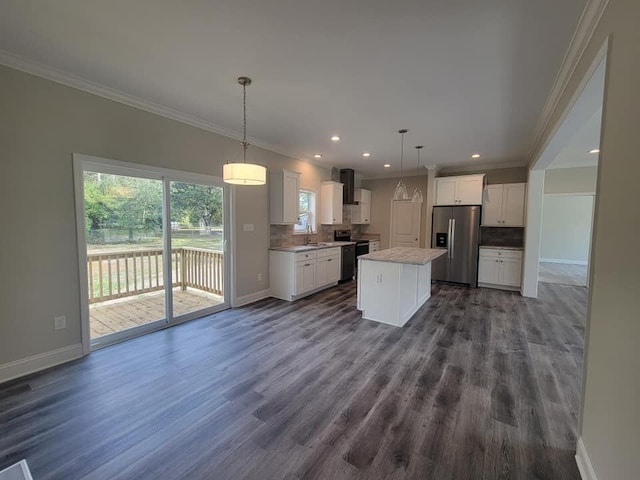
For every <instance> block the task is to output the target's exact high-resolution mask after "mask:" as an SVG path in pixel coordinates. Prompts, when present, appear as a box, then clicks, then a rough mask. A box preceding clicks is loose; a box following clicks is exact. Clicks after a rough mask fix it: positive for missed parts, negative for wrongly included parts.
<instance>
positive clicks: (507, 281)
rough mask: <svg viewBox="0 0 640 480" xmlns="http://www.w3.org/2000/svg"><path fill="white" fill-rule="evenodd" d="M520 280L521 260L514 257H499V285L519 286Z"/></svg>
mask: <svg viewBox="0 0 640 480" xmlns="http://www.w3.org/2000/svg"><path fill="white" fill-rule="evenodd" d="M521 282H522V260H518V259H515V258H513V259H512V258H503V259H500V278H499V281H498V283H499V284H500V285H507V286H509V287H519V286H520V284H521Z"/></svg>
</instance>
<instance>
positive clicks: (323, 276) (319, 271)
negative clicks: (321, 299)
mask: <svg viewBox="0 0 640 480" xmlns="http://www.w3.org/2000/svg"><path fill="white" fill-rule="evenodd" d="M327 260H329V259H328V258H318V260H317V261H316V282H315V284H316V287H322V286H323V285H326V284H327V283H329V280H328V276H327V274H328V271H327V267H328V263H329V262H328V261H327Z"/></svg>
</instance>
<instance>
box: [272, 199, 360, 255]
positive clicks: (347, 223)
mask: <svg viewBox="0 0 640 480" xmlns="http://www.w3.org/2000/svg"><path fill="white" fill-rule="evenodd" d="M317 230H318V233H314V234H312V235H311V236H310V241H311V242H314V243H315V242H332V241H333V232H334V231H335V230H351V235H352V236H353V237H358V236H359V235H360V225H352V224H351V205H343V206H342V224H341V225H318V226H317ZM305 240H306V236H305V235H300V234H295V233H293V225H271V246H272V247H283V246H288V245H304V243H305Z"/></svg>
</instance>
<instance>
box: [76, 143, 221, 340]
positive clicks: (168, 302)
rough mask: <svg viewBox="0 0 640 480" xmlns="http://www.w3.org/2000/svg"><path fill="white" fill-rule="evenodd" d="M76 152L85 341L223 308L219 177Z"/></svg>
mask: <svg viewBox="0 0 640 480" xmlns="http://www.w3.org/2000/svg"><path fill="white" fill-rule="evenodd" d="M74 157H78V158H76V160H75V168H76V181H77V182H78V183H81V188H79V189H78V188H77V190H76V191H77V198H78V200H77V202H78V205H77V207H78V212H81V213H80V214H79V215H78V223H79V230H78V238H79V240H80V242H79V243H80V257H81V260H82V264H81V276H84V275H82V274H83V273H86V277H85V279H86V289H85V294H84V296H85V300H86V302H85V303H84V304H83V305H86V308H83V316H85V317H87V318H85V319H83V321H84V326H85V330H86V331H87V333H88V334H85V335H84V337H85V341H86V342H90V345H91V346H92V347H96V346H102V345H106V344H110V343H114V342H117V341H120V340H122V339H126V338H129V337H131V336H134V335H139V334H141V333H145V332H148V331H152V330H156V329H158V328H163V327H165V326H167V325H168V324H171V323H175V322H180V321H185V320H189V319H192V318H197V317H200V316H202V315H205V314H208V313H213V312H215V311H217V310H221V309H223V308H227V307H228V302H227V301H226V296H225V272H227V271H228V268H226V265H227V263H228V258H227V257H226V256H225V252H224V247H225V245H226V242H225V239H226V237H225V235H226V232H227V230H228V229H227V228H226V222H227V221H228V215H227V209H228V205H227V204H228V202H227V187H225V186H224V184H223V183H222V181H221V180H218V179H216V178H212V177H207V176H198V175H191V174H184V173H182V172H174V171H168V170H161V169H152V168H148V167H139V168H138V167H137V166H134V165H131V164H123V163H122V162H113V161H108V160H100V159H94V158H93V157H85V156H81V155H78V156H74ZM85 264H86V271H85V270H83V268H84V265H85ZM87 337H88V338H87Z"/></svg>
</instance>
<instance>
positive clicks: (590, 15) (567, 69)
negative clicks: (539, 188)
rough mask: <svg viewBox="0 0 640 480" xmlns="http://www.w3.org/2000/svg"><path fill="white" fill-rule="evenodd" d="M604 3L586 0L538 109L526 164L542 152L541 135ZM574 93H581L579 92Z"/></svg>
mask: <svg viewBox="0 0 640 480" xmlns="http://www.w3.org/2000/svg"><path fill="white" fill-rule="evenodd" d="M608 4H609V0H587V4H586V5H585V7H584V10H583V11H582V15H581V16H580V20H579V21H578V25H577V27H576V31H575V32H574V34H573V37H572V38H571V42H570V43H569V48H568V49H567V53H566V54H565V56H564V59H563V60H562V66H561V67H560V71H559V72H558V75H557V76H556V79H555V81H554V83H553V87H552V88H551V92H550V93H549V96H548V97H547V101H546V102H545V104H544V107H543V108H542V113H541V114H540V118H539V120H538V123H537V124H536V127H535V130H534V135H533V141H532V142H531V146H530V147H529V155H528V157H529V161H530V162H533V161H534V160H535V159H537V157H538V156H539V153H540V152H542V151H543V149H544V144H545V139H547V138H549V137H546V136H545V132H546V131H547V129H548V127H549V124H550V122H551V119H552V117H553V114H554V112H555V111H556V109H557V107H558V104H559V103H560V100H561V99H562V97H563V95H564V93H565V91H566V89H567V87H568V85H569V81H570V80H571V78H572V77H573V74H574V73H575V71H576V68H577V67H578V64H579V62H580V60H581V59H582V55H583V54H584V51H585V50H586V48H587V45H588V44H589V42H590V41H591V38H592V37H593V34H594V32H595V30H596V28H597V26H598V23H599V22H600V18H602V15H603V14H604V11H605V9H606V8H607V5H608ZM605 52H606V49H605ZM587 78H588V77H587ZM578 91H582V89H579V90H578Z"/></svg>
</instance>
